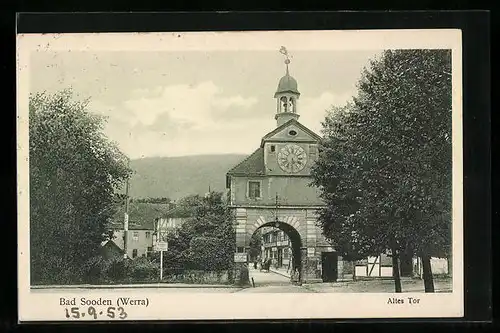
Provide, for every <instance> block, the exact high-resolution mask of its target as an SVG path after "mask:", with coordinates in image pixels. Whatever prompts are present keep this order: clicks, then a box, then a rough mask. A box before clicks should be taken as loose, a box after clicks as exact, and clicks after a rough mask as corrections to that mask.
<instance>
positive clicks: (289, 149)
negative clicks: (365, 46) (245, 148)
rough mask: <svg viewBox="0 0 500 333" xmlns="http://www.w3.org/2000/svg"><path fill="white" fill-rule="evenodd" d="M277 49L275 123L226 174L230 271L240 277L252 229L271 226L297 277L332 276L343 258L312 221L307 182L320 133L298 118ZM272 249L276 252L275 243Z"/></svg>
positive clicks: (312, 196)
mask: <svg viewBox="0 0 500 333" xmlns="http://www.w3.org/2000/svg"><path fill="white" fill-rule="evenodd" d="M280 52H281V53H282V54H283V55H285V57H286V59H285V65H286V69H285V75H284V76H283V77H282V78H281V79H280V80H279V83H278V87H277V89H276V92H275V93H274V98H275V99H276V112H275V114H274V118H275V119H276V128H275V129H274V130H272V131H270V132H269V133H267V134H265V135H264V136H263V137H262V140H261V143H260V146H259V148H257V149H256V150H255V151H254V152H253V153H252V154H250V155H249V156H248V157H247V158H245V159H244V160H243V161H241V162H240V163H239V164H237V165H236V166H234V167H233V168H232V169H231V170H229V171H228V173H227V175H226V187H227V189H228V192H229V204H230V207H231V208H232V209H233V210H234V213H235V219H236V221H235V226H236V235H235V236H236V254H235V267H237V270H239V271H238V272H236V275H235V276H239V277H241V276H245V275H244V274H241V270H242V269H243V270H245V269H248V263H247V256H246V252H247V251H248V249H249V246H250V239H251V237H252V235H253V234H254V232H255V231H256V230H258V229H261V228H263V230H267V229H266V227H271V228H278V229H280V230H282V231H283V232H284V233H286V234H287V236H288V238H289V240H290V243H291V244H290V248H291V257H292V259H291V261H290V262H292V263H293V264H292V267H289V268H291V271H298V272H299V275H300V279H301V281H302V282H313V281H321V280H323V281H334V280H336V279H337V276H338V275H339V274H341V272H342V267H343V261H342V259H341V258H339V257H338V256H337V254H336V252H335V251H334V249H333V247H332V245H331V244H330V243H329V242H327V240H326V239H325V238H324V237H323V235H322V232H321V229H320V228H319V226H318V224H317V220H318V216H317V210H318V208H321V207H323V201H322V200H321V198H320V191H319V189H318V188H316V187H314V186H311V182H312V179H311V167H312V166H313V165H314V163H315V162H316V160H317V157H318V143H319V141H320V139H321V138H320V137H319V136H318V135H317V134H316V133H314V132H313V131H311V130H310V129H308V128H307V127H306V126H304V125H303V124H301V123H300V122H299V121H298V119H299V117H300V115H299V112H298V111H299V109H298V103H297V102H298V100H299V97H300V92H299V90H298V84H297V81H296V80H295V78H293V77H292V76H291V75H290V70H289V64H290V58H289V54H288V52H287V50H286V49H285V48H284V47H282V49H281V50H280ZM304 111H306V110H304ZM282 245H283V244H281V245H276V246H277V247H279V246H282ZM273 250H276V251H275V252H273V253H281V252H280V249H279V248H277V249H273ZM262 258H263V259H265V258H264V257H262ZM325 258H326V259H325ZM272 259H273V260H274V259H275V258H272ZM276 262H278V263H280V262H282V260H281V261H280V260H279V259H278V260H277V261H276Z"/></svg>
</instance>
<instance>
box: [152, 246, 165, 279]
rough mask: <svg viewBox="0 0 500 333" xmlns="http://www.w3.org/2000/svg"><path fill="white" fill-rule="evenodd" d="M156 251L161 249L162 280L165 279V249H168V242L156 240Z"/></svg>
mask: <svg viewBox="0 0 500 333" xmlns="http://www.w3.org/2000/svg"><path fill="white" fill-rule="evenodd" d="M155 247H156V251H160V281H161V280H163V251H168V243H167V242H162V241H158V242H156V246H155Z"/></svg>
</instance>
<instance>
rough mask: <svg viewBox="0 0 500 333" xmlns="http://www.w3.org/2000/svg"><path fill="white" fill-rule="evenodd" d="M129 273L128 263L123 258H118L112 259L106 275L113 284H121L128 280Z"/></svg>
mask: <svg viewBox="0 0 500 333" xmlns="http://www.w3.org/2000/svg"><path fill="white" fill-rule="evenodd" d="M127 272H128V267H127V262H126V261H125V260H124V259H123V258H116V259H111V261H110V263H109V266H108V270H107V272H106V275H107V277H108V278H109V279H110V280H112V281H113V282H120V281H124V280H125V279H126V278H127Z"/></svg>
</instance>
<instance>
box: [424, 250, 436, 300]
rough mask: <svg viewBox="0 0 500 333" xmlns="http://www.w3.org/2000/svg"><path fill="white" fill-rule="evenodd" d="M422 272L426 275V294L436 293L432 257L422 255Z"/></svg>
mask: <svg viewBox="0 0 500 333" xmlns="http://www.w3.org/2000/svg"><path fill="white" fill-rule="evenodd" d="M421 258H422V270H423V275H424V288H425V292H426V293H433V292H434V280H433V278H432V269H431V257H430V256H428V255H422V256H421Z"/></svg>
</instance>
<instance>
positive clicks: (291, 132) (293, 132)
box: [288, 130, 297, 136]
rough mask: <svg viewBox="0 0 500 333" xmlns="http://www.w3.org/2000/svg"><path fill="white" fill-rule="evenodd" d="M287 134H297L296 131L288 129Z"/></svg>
mask: <svg viewBox="0 0 500 333" xmlns="http://www.w3.org/2000/svg"><path fill="white" fill-rule="evenodd" d="M288 134H290V135H292V136H295V135H297V131H294V130H290V131H289V132H288Z"/></svg>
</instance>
